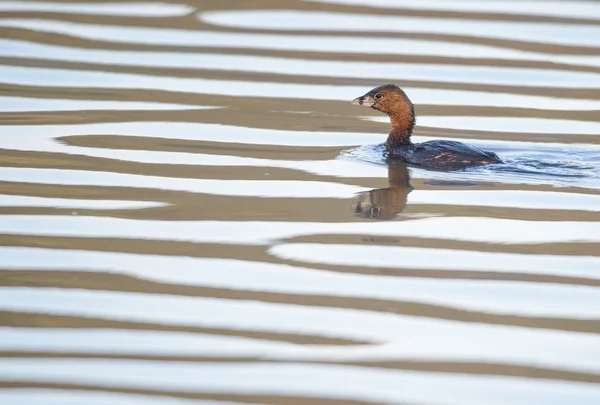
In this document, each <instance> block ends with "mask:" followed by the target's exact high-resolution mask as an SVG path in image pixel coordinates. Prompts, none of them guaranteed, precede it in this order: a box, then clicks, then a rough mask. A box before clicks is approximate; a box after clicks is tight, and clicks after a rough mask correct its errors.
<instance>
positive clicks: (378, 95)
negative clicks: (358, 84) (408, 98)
mask: <svg viewBox="0 0 600 405" xmlns="http://www.w3.org/2000/svg"><path fill="white" fill-rule="evenodd" d="M381 97H383V94H381V93H377V94H375V98H376V99H380V98H381Z"/></svg>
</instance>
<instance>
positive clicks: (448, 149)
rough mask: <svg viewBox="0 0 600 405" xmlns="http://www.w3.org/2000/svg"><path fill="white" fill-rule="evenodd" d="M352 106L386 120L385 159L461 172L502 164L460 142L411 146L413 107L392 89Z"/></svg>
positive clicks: (378, 91)
mask: <svg viewBox="0 0 600 405" xmlns="http://www.w3.org/2000/svg"><path fill="white" fill-rule="evenodd" d="M352 103H353V104H356V105H362V106H365V107H371V108H373V109H375V110H377V111H381V112H383V113H385V114H387V115H388V116H389V117H390V121H391V124H392V130H391V131H390V134H389V136H388V139H387V141H386V142H385V146H386V149H387V152H388V153H389V157H392V158H395V159H399V160H401V161H403V162H406V163H408V164H410V165H414V166H420V167H424V168H428V169H435V170H461V169H465V168H468V167H472V166H483V165H488V164H492V163H502V160H500V158H499V157H498V156H497V155H496V154H495V153H493V152H487V151H483V150H481V149H478V148H476V147H474V146H471V145H467V144H465V143H462V142H456V141H441V140H440V141H429V142H423V143H417V144H414V143H412V142H411V140H410V136H411V134H412V131H413V128H414V126H415V110H414V106H413V104H412V102H411V101H410V99H409V98H408V97H407V96H406V94H405V93H404V92H403V91H402V90H401V89H400V88H399V87H398V86H396V85H393V84H386V85H384V86H380V87H376V88H374V89H373V90H371V91H369V92H368V93H367V94H365V95H364V96H361V97H358V98H356V99H354V100H352Z"/></svg>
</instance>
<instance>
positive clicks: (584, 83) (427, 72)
mask: <svg viewBox="0 0 600 405" xmlns="http://www.w3.org/2000/svg"><path fill="white" fill-rule="evenodd" d="M598 34H599V35H600V30H599V32H598ZM0 48H1V49H2V56H4V57H19V58H34V59H43V60H54V61H69V62H82V63H97V64H103V65H118V66H148V67H168V68H189V69H214V70H220V71H236V72H258V73H272V74H280V75H286V76H290V75H305V76H328V77H345V78H357V77H360V78H368V79H378V80H383V79H385V80H390V79H392V80H424V81H434V82H451V83H478V84H492V85H511V86H524V87H528V86H543V87H548V88H573V87H578V88H600V74H597V73H590V72H576V71H565V70H555V69H538V68H521V67H496V66H472V65H469V66H466V65H440V64H431V63H430V64H427V63H397V62H351V61H344V62H343V69H340V61H323V60H306V59H298V58H281V57H267V56H251V55H224V54H209V53H203V54H190V53H182V52H150V51H130V50H128V51H120V50H100V49H79V48H71V47H65V46H57V45H44V44H38V43H31V42H26V41H20V40H0Z"/></svg>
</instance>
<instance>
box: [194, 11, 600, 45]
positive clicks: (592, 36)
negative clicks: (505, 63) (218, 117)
mask: <svg viewBox="0 0 600 405" xmlns="http://www.w3.org/2000/svg"><path fill="white" fill-rule="evenodd" d="M198 18H200V20H202V21H204V22H207V23H210V24H215V25H220V26H223V27H233V28H249V29H261V30H265V29H266V30H288V31H291V30H300V31H315V30H319V31H345V32H348V31H350V32H400V33H407V34H408V33H414V34H437V35H464V36H468V37H481V38H494V39H501V40H508V41H526V42H539V43H541V44H559V45H572V46H590V47H598V45H599V44H598V38H599V37H600V27H598V26H596V25H578V24H559V23H542V22H535V23H531V22H521V21H486V20H472V19H458V18H456V19H453V18H436V17H408V16H390V15H364V14H352V13H333V12H320V11H298V10H294V11H288V10H244V11H210V12H204V13H201V14H199V15H198ZM549 32H551V33H552V35H548V33H549Z"/></svg>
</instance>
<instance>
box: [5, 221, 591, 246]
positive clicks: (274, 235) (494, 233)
mask: <svg viewBox="0 0 600 405" xmlns="http://www.w3.org/2000/svg"><path fill="white" fill-rule="evenodd" d="M0 232H1V233H4V234H13V235H47V236H77V237H84V238H124V239H130V238H131V239H149V238H150V239H153V240H177V241H188V242H197V243H224V244H244V245H245V244H248V245H270V244H273V243H275V242H276V241H278V240H281V239H290V238H293V237H297V236H304V235H319V234H326V235H348V234H350V235H356V234H357V235H378V236H403V237H415V238H433V239H449V240H461V241H471V242H487V243H505V244H531V243H562V242H590V243H593V242H600V222H576V221H572V222H569V221H523V220H514V219H499V218H485V217H447V218H444V217H435V218H422V219H411V220H405V221H401V222H395V221H394V222H345V223H328V222H277V221H176V222H175V221H157V220H137V219H135V220H134V219H123V218H109V217H93V216H76V217H74V216H64V215H56V216H52V215H5V216H3V218H2V221H0Z"/></svg>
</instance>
